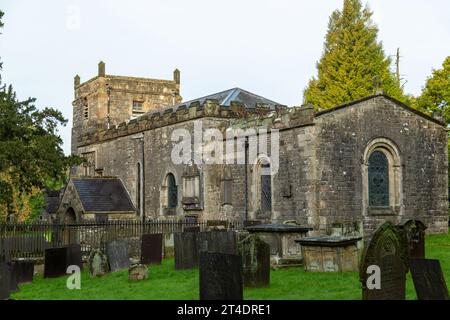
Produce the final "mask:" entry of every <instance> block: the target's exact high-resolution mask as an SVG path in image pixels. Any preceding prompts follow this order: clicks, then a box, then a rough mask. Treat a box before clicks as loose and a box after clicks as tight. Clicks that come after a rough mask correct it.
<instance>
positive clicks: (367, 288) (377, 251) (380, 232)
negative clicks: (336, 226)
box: [360, 222, 408, 300]
mask: <svg viewBox="0 0 450 320" xmlns="http://www.w3.org/2000/svg"><path fill="white" fill-rule="evenodd" d="M370 266H377V267H379V270H380V283H381V286H380V288H379V289H377V288H376V287H372V285H371V284H373V281H375V280H376V278H375V280H374V278H373V277H371V278H369V277H370V276H371V275H373V274H374V271H371V272H369V273H368V268H369V267H370ZM369 270H370V269H369ZM375 272H376V271H375ZM407 272H408V254H407V248H406V243H405V241H404V238H403V235H402V233H401V231H400V230H399V229H398V228H396V227H395V226H394V225H392V224H391V223H390V222H386V223H384V224H383V225H382V226H381V227H380V228H378V229H377V230H376V231H375V233H374V234H373V236H372V239H371V240H370V242H369V244H368V245H367V246H366V248H365V251H364V254H363V257H362V262H361V263H360V281H361V284H362V288H363V299H364V300H404V299H405V282H406V273H407Z"/></svg>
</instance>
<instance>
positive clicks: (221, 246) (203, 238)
mask: <svg viewBox="0 0 450 320" xmlns="http://www.w3.org/2000/svg"><path fill="white" fill-rule="evenodd" d="M197 245H198V250H199V251H208V252H219V253H227V254H236V253H237V248H236V233H235V232H234V231H206V232H200V233H198V234H197Z"/></svg>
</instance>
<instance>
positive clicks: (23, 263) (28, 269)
mask: <svg viewBox="0 0 450 320" xmlns="http://www.w3.org/2000/svg"><path fill="white" fill-rule="evenodd" d="M14 263H15V265H16V268H17V271H18V283H19V284H21V283H32V282H33V276H34V261H33V260H26V259H19V260H17V261H14Z"/></svg>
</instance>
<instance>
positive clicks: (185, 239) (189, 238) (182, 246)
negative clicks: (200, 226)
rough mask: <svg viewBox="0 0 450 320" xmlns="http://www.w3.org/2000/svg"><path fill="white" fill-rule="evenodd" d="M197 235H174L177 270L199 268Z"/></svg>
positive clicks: (190, 233)
mask: <svg viewBox="0 0 450 320" xmlns="http://www.w3.org/2000/svg"><path fill="white" fill-rule="evenodd" d="M197 235H198V233H196V232H177V233H174V235H173V237H174V238H173V240H174V244H175V270H180V269H191V268H195V267H197V266H198V248H197Z"/></svg>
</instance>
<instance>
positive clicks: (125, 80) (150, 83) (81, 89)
mask: <svg viewBox="0 0 450 320" xmlns="http://www.w3.org/2000/svg"><path fill="white" fill-rule="evenodd" d="M74 91H75V97H74V101H73V103H72V105H73V126H72V154H77V147H76V142H77V140H78V138H79V137H80V136H82V135H85V134H89V133H93V132H97V131H99V130H102V129H105V130H106V129H109V128H112V127H115V126H117V125H118V124H120V123H123V122H128V121H129V120H131V119H134V118H137V117H138V116H140V115H142V114H144V113H147V112H149V111H152V110H155V109H159V108H163V107H167V106H171V105H174V104H177V103H180V102H181V100H182V98H181V96H180V71H179V70H178V69H175V71H174V72H173V80H159V79H147V78H136V77H126V76H113V75H107V74H106V72H105V63H104V62H103V61H100V62H99V64H98V74H97V76H96V77H94V78H92V79H90V80H88V81H86V82H83V83H80V77H79V76H78V75H76V76H75V78H74Z"/></svg>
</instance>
